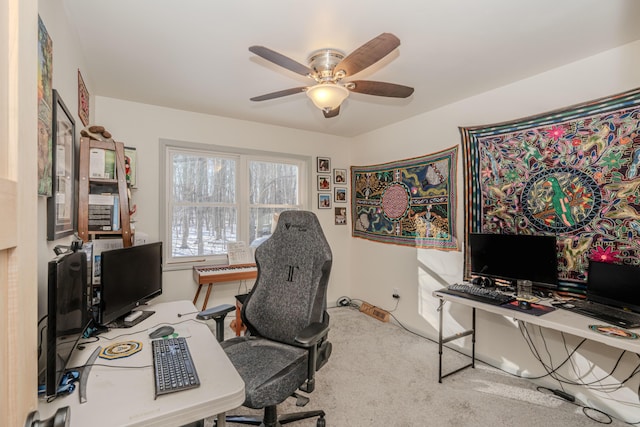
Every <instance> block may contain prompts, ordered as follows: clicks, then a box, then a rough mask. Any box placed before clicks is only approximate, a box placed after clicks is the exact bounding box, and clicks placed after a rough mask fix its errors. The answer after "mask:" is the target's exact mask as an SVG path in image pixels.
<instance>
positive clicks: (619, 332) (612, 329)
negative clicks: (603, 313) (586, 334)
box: [589, 325, 638, 340]
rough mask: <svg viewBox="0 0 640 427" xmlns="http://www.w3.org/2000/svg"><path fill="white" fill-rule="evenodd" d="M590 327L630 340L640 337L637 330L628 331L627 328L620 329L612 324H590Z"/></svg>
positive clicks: (602, 332) (596, 330) (605, 333)
mask: <svg viewBox="0 0 640 427" xmlns="http://www.w3.org/2000/svg"><path fill="white" fill-rule="evenodd" d="M589 329H591V330H592V331H595V332H599V333H601V334H602V335H608V336H610V337H616V338H626V339H629V340H635V339H638V334H636V333H635V332H631V331H627V330H626V329H620V328H618V327H617V326H611V325H589Z"/></svg>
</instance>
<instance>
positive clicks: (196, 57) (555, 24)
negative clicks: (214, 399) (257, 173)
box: [64, 0, 640, 136]
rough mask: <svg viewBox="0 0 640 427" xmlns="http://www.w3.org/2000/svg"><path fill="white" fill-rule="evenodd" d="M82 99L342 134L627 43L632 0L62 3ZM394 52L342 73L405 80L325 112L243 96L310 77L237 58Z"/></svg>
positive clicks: (303, 101) (633, 28) (638, 8)
mask: <svg viewBox="0 0 640 427" xmlns="http://www.w3.org/2000/svg"><path fill="white" fill-rule="evenodd" d="M64 3H65V8H66V12H67V14H68V16H69V20H70V22H71V24H72V25H73V26H75V29H76V31H77V33H78V36H79V37H80V40H81V45H82V49H83V51H84V52H83V54H84V56H85V58H86V64H87V68H88V69H86V70H84V69H83V70H81V71H82V73H83V74H84V75H88V76H90V78H91V94H92V95H99V96H106V97H113V98H119V99H125V100H131V101H136V102H141V103H147V104H154V105H160V106H166V107H171V108H177V109H181V110H187V111H194V112H201V113H206V114H213V115H218V116H225V117H232V118H237V119H243V120H251V121H256V122H261V123H269V124H274V125H280V126H287V127H291V128H298V129H306V130H310V131H317V132H324V133H329V134H335V135H343V136H355V135H359V134H362V133H365V132H368V131H371V130H374V129H376V128H380V127H382V126H385V125H388V124H391V123H395V122H398V121H401V120H404V119H406V118H409V117H412V116H415V115H417V114H421V113H424V112H426V111H429V110H432V109H435V108H438V107H440V106H443V105H446V104H449V103H451V102H454V101H457V100H460V99H464V98H467V97H469V96H473V95H475V94H478V93H481V92H484V91H487V90H490V89H493V88H496V87H500V86H504V85H506V84H509V83H511V82H514V81H517V80H520V79H523V78H526V77H528V76H532V75H535V74H539V73H541V72H543V71H545V70H549V69H552V68H556V67H558V66H561V65H563V64H567V63H570V62H573V61H576V60H578V59H581V58H584V57H588V56H591V55H594V54H597V53H599V52H602V51H605V50H608V49H611V48H614V47H616V46H620V45H623V44H626V43H629V42H632V41H635V40H638V39H640V25H639V24H638V22H639V18H640V1H638V0H397V1H395V2H393V1H389V0H346V1H345V0H341V1H340V0H323V1H317V2H310V1H302V0H231V1H220V0H183V1H179V0H135V1H131V0H108V1H105V0H64ZM383 32H390V33H393V34H395V35H396V36H397V37H398V38H400V40H401V45H400V47H399V48H398V49H396V50H395V51H394V52H392V53H391V54H390V55H388V56H387V57H386V58H384V59H383V60H381V61H380V62H379V63H378V64H376V65H374V66H372V67H370V68H368V69H366V70H364V71H362V72H361V73H359V74H357V75H356V76H355V77H354V78H356V79H363V80H364V79H366V80H377V81H386V82H391V83H398V84H402V85H406V86H411V87H414V88H415V92H414V94H413V95H412V96H411V97H409V98H407V99H390V98H381V97H376V96H370V95H363V94H358V93H352V94H351V95H350V96H349V98H348V99H347V100H346V101H345V102H344V103H343V105H342V108H341V112H340V115H339V116H338V117H336V118H332V119H325V118H324V116H323V115H322V112H321V111H320V110H318V109H317V108H316V107H314V106H313V104H312V103H311V101H310V100H309V99H308V98H307V97H306V96H305V95H304V94H303V93H300V94H296V95H291V96H287V97H284V98H279V99H275V100H270V101H263V102H252V101H249V98H251V97H253V96H258V95H263V94H266V93H270V92H274V91H278V90H282V89H288V88H291V87H297V86H305V85H310V84H311V83H312V81H311V80H309V79H307V78H305V77H302V76H300V75H298V74H295V73H293V72H291V71H288V70H286V69H284V68H281V67H278V66H276V65H273V64H272V63H269V62H267V61H266V60H264V59H262V58H260V57H257V56H256V55H254V54H252V53H251V52H249V50H248V47H249V46H252V45H263V46H266V47H268V48H270V49H272V50H275V51H277V52H279V53H281V54H283V55H286V56H288V57H289V58H291V59H294V60H296V61H298V62H300V63H303V64H305V65H306V64H307V62H306V61H307V57H308V55H309V54H310V53H311V52H312V51H314V50H317V49H321V48H336V49H339V50H342V51H343V52H345V53H347V54H348V53H350V52H351V51H353V50H355V49H356V48H357V47H359V46H360V45H362V44H364V43H365V42H367V41H369V40H370V39H372V38H374V37H376V36H377V35H379V34H380V33H383Z"/></svg>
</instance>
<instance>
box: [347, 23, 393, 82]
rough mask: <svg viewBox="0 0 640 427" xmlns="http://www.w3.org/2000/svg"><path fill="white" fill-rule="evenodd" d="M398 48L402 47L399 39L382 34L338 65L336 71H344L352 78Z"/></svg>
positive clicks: (391, 35)
mask: <svg viewBox="0 0 640 427" xmlns="http://www.w3.org/2000/svg"><path fill="white" fill-rule="evenodd" d="M398 46H400V39H399V38H397V37H396V36H395V35H393V34H391V33H382V34H380V35H379V36H378V37H376V38H374V39H371V40H369V41H368V42H367V43H365V44H363V45H362V46H360V47H359V48H357V49H356V50H355V51H353V52H351V53H350V54H349V55H348V56H347V57H346V58H344V59H343V60H342V61H341V62H340V63H339V64H338V65H336V68H335V70H336V71H340V70H344V72H345V74H346V75H347V76H352V75H354V74H356V73H358V72H360V71H362V70H364V69H365V68H367V67H369V66H371V65H373V64H375V63H376V62H378V61H379V60H381V59H382V58H384V57H385V56H387V55H388V54H390V53H391V52H392V51H393V50H394V49H395V48H397V47H398Z"/></svg>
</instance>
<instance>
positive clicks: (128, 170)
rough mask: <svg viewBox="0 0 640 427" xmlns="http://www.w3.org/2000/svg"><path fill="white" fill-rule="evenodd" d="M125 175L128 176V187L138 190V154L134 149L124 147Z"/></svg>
mask: <svg viewBox="0 0 640 427" xmlns="http://www.w3.org/2000/svg"><path fill="white" fill-rule="evenodd" d="M124 173H125V175H126V176H127V186H128V187H130V188H137V185H136V183H137V176H138V153H137V151H136V149H135V148H134V147H124Z"/></svg>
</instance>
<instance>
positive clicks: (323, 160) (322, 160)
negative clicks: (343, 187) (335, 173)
mask: <svg viewBox="0 0 640 427" xmlns="http://www.w3.org/2000/svg"><path fill="white" fill-rule="evenodd" d="M318 172H320V173H321V172H325V173H329V172H331V159H330V158H328V157H318Z"/></svg>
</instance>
